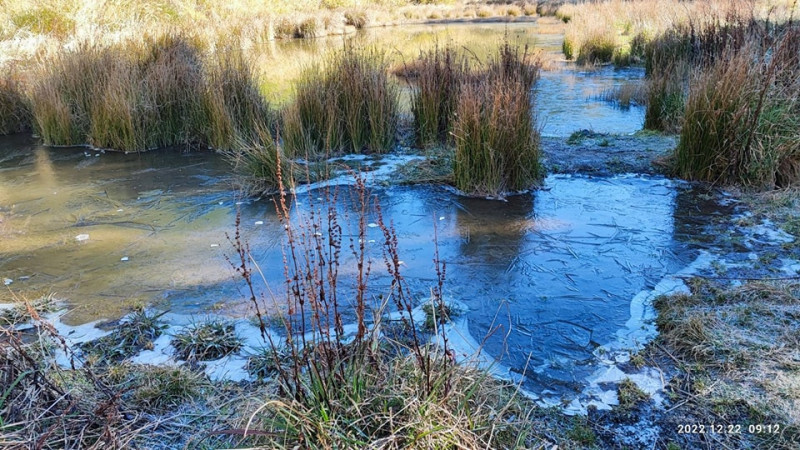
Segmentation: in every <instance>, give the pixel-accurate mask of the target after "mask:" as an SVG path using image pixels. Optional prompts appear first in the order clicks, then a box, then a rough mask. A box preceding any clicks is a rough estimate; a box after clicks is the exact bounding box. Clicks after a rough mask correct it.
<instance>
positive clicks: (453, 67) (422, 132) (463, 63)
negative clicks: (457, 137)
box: [411, 46, 470, 146]
mask: <svg viewBox="0 0 800 450" xmlns="http://www.w3.org/2000/svg"><path fill="white" fill-rule="evenodd" d="M413 67H414V69H415V70H414V71H413V77H411V79H412V81H413V83H414V85H415V89H414V92H413V94H412V99H411V111H412V113H413V115H414V129H415V132H416V136H417V141H418V143H419V144H420V145H423V146H430V145H433V144H435V143H437V142H448V141H449V140H450V133H451V131H452V123H453V114H454V113H455V110H456V105H457V103H458V99H459V96H460V92H461V87H462V86H463V85H464V83H465V82H466V80H467V77H468V76H469V73H470V72H469V70H470V69H469V63H468V60H467V58H466V57H465V56H464V55H459V54H458V53H457V52H456V51H455V49H453V48H451V47H449V46H447V47H445V48H443V49H439V48H438V47H437V48H435V49H433V50H431V51H429V52H427V53H423V54H422V55H420V57H419V59H418V60H417V61H415V62H414V64H413Z"/></svg>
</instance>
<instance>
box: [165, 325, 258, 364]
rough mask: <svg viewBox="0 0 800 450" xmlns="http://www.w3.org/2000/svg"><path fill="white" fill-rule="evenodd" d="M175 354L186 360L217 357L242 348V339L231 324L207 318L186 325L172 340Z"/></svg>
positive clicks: (204, 359)
mask: <svg viewBox="0 0 800 450" xmlns="http://www.w3.org/2000/svg"><path fill="white" fill-rule="evenodd" d="M172 346H173V347H175V353H176V355H177V356H178V357H179V358H180V359H183V360H186V361H209V360H214V359H219V358H222V357H224V356H227V355H229V354H231V353H236V352H238V351H239V350H241V348H242V339H241V338H240V337H239V336H238V335H237V334H236V328H235V327H234V325H233V324H231V323H227V322H224V321H222V320H208V321H205V322H201V323H194V324H191V325H189V326H187V327H186V328H185V329H184V330H183V331H181V332H180V333H178V334H176V335H175V336H174V338H173V340H172Z"/></svg>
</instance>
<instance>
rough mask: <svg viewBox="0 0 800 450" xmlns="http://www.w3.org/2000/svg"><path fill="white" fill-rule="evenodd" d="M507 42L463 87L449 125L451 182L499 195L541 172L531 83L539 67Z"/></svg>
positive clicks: (470, 191) (521, 187)
mask: <svg viewBox="0 0 800 450" xmlns="http://www.w3.org/2000/svg"><path fill="white" fill-rule="evenodd" d="M528 56H529V55H528V54H527V51H525V52H523V53H522V54H520V52H519V49H515V48H512V47H511V46H510V45H509V44H507V43H506V44H505V45H504V46H503V47H502V48H501V50H500V52H499V55H497V57H496V58H495V59H493V60H491V61H490V62H489V65H488V68H487V71H486V73H485V75H484V76H482V77H478V78H477V79H475V80H473V81H471V82H469V83H467V84H466V85H465V86H464V87H463V88H462V91H461V96H460V98H459V101H458V106H457V109H456V114H455V117H456V119H455V122H454V124H453V136H454V138H455V148H456V149H455V150H456V151H455V159H454V165H453V171H454V180H455V186H456V187H457V188H458V189H460V190H462V191H464V192H466V193H468V194H471V195H480V196H497V195H501V194H502V193H504V192H508V191H512V192H514V191H520V190H524V189H528V188H530V187H531V186H533V185H535V184H536V183H537V182H538V180H539V178H540V176H541V167H540V165H539V134H538V131H537V130H536V128H535V123H534V117H533V112H532V110H531V106H532V103H533V92H532V90H531V88H532V86H533V83H534V82H535V80H536V78H537V77H538V70H539V66H538V63H537V62H535V61H531V59H529V57H528Z"/></svg>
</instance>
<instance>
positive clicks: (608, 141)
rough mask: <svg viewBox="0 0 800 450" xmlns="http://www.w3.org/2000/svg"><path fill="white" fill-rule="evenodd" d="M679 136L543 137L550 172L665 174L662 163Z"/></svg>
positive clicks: (586, 133) (590, 134)
mask: <svg viewBox="0 0 800 450" xmlns="http://www.w3.org/2000/svg"><path fill="white" fill-rule="evenodd" d="M677 143H678V138H677V136H672V135H661V134H652V133H646V132H639V133H636V134H632V135H615V134H605V133H594V132H591V131H588V130H583V131H576V132H575V133H573V134H572V135H571V136H570V137H568V138H561V137H542V141H541V149H542V164H544V166H545V168H546V170H547V172H548V173H567V174H585V175H600V176H609V175H614V174H620V173H641V174H663V173H664V169H665V168H664V165H663V163H659V162H660V161H661V160H663V159H664V158H665V157H667V156H668V155H669V154H670V152H671V151H672V150H673V149H674V148H675V145H677Z"/></svg>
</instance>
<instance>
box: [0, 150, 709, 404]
mask: <svg viewBox="0 0 800 450" xmlns="http://www.w3.org/2000/svg"><path fill="white" fill-rule="evenodd" d="M226 173H227V166H226V164H225V162H224V161H222V160H221V158H220V157H219V156H217V155H214V154H210V153H189V154H185V153H181V152H179V151H173V152H170V151H164V152H154V153H145V154H141V155H122V154H117V153H106V154H99V153H97V154H96V153H94V152H88V151H86V150H84V149H74V148H72V149H70V148H60V149H49V148H44V147H41V146H38V145H36V144H33V143H31V142H30V139H26V138H20V137H11V138H2V139H0V220H2V222H0V278H4V279H5V278H8V279H10V280H13V282H12V284H10V285H9V287H10V288H12V289H13V290H14V292H18V293H20V294H24V295H27V296H33V295H36V294H37V293H41V292H46V291H51V292H55V293H56V294H57V296H58V297H59V298H65V299H67V300H68V301H69V305H70V312H69V313H68V314H67V316H66V317H65V321H67V322H69V323H73V324H79V323H85V322H88V321H91V320H96V319H100V318H115V317H118V316H119V315H121V314H123V313H124V312H126V310H127V309H128V308H130V307H131V306H132V305H135V304H156V305H157V306H158V307H161V308H169V309H171V310H172V311H173V312H175V313H180V314H198V315H199V314H203V313H206V312H208V311H214V310H221V311H222V312H223V313H243V312H244V311H246V305H247V303H246V301H245V300H246V298H247V297H246V296H245V294H244V286H243V285H242V283H241V282H240V281H239V280H238V279H236V277H235V276H234V275H235V274H234V272H233V270H232V269H231V268H230V264H229V263H228V262H227V261H226V259H225V256H226V255H227V256H230V257H233V256H234V252H233V250H232V248H231V246H230V244H229V243H228V241H227V239H226V234H228V233H230V234H233V232H234V222H235V218H236V213H237V210H239V211H241V223H242V226H241V230H242V233H243V236H244V238H245V239H246V240H247V241H248V242H249V244H250V246H251V250H252V254H253V256H254V258H255V259H256V260H257V261H258V262H259V264H260V266H261V268H262V270H263V271H264V272H265V276H266V279H267V280H268V282H269V284H270V286H271V288H272V291H273V292H278V293H279V292H280V290H281V289H282V288H281V284H280V283H281V281H282V280H283V277H284V275H283V269H282V267H283V264H282V257H283V256H282V253H281V250H280V243H281V242H282V239H283V231H282V227H281V225H280V224H279V223H278V221H277V218H276V213H275V207H274V205H273V203H272V202H271V200H268V199H264V200H259V201H252V200H247V201H241V199H240V198H238V197H237V195H236V193H235V191H234V190H233V189H232V188H231V182H230V180H229V178H228V176H227V175H226ZM341 189H342V192H343V193H342V198H346V195H345V193H346V191H347V190H348V188H347V187H342V188H341ZM373 194H374V195H376V196H377V197H378V199H379V200H380V203H381V205H382V209H383V214H384V219H385V221H386V222H387V223H393V224H394V226H395V227H396V229H397V230H398V237H399V247H400V255H401V258H402V259H403V262H404V266H403V269H404V274H405V276H406V278H407V280H408V281H409V285H410V286H411V288H412V291H413V292H414V293H415V294H417V295H418V298H420V299H424V297H425V295H426V293H427V292H428V289H429V287H430V286H432V284H433V282H434V276H433V274H434V266H433V262H432V261H433V245H432V235H433V233H432V230H433V225H434V223H435V225H436V227H437V231H438V246H439V252H440V258H441V259H442V260H443V261H445V262H446V263H447V280H446V285H445V293H446V297H447V298H448V299H452V300H454V301H457V302H459V303H461V304H463V305H464V306H465V307H466V308H467V311H466V312H465V314H466V317H467V319H468V323H469V331H470V334H471V335H472V337H473V338H475V339H476V340H478V341H479V342H481V341H483V339H484V337H485V336H487V334H489V331H490V330H494V331H493V332H492V334H491V336H489V337H488V338H487V339H486V340H485V350H486V351H487V352H488V354H489V355H491V356H492V357H495V358H498V359H500V360H501V362H502V363H503V364H504V365H506V366H507V367H509V368H510V369H511V370H512V371H516V372H520V373H522V372H523V371H524V372H525V373H526V374H527V375H528V381H529V382H530V383H531V384H533V385H534V386H548V387H549V388H550V389H566V390H573V391H574V390H577V389H579V388H580V386H581V384H582V380H583V379H584V377H585V376H587V375H588V374H589V373H590V372H591V371H592V369H593V367H594V362H595V361H594V357H593V355H592V352H593V350H594V349H595V348H596V347H597V346H598V345H603V344H607V343H609V342H611V341H613V340H614V339H615V333H617V331H619V330H620V329H621V328H623V327H624V326H625V324H626V322H627V321H628V320H629V319H630V303H631V299H632V298H633V297H634V296H635V295H636V294H637V293H638V292H640V291H641V290H643V289H651V288H652V287H653V286H654V285H655V284H656V283H657V282H658V281H659V280H660V279H661V278H662V277H664V276H665V275H668V274H671V273H674V272H676V271H677V270H679V269H680V268H682V267H684V266H686V265H687V264H688V263H689V262H690V261H692V259H693V258H694V257H695V256H696V253H697V252H696V251H694V250H692V249H691V248H690V246H691V245H693V244H692V243H693V242H694V239H695V237H696V236H698V235H701V234H702V228H703V226H704V223H705V222H704V220H702V219H699V218H698V217H703V216H706V215H707V214H708V213H709V212H713V211H715V210H716V211H721V212H722V213H724V211H725V209H724V208H723V207H719V206H716V205H714V204H713V203H712V202H709V201H708V199H707V197H703V196H697V195H696V194H695V193H694V192H693V191H692V190H690V189H688V188H687V187H686V186H685V185H683V184H675V183H674V182H671V181H668V180H664V179H660V178H650V177H637V176H622V177H615V178H586V177H569V176H550V177H548V178H547V179H546V181H545V185H544V188H543V189H541V190H539V191H536V192H534V193H532V194H526V195H519V196H514V197H511V198H509V200H508V201H507V202H500V201H491V200H481V199H468V198H463V197H459V196H457V195H455V194H453V193H451V192H450V191H448V190H446V189H444V188H440V187H432V186H416V187H401V186H395V187H374V188H373ZM320 195H321V194H320V193H319V192H318V191H312V192H310V193H308V194H304V195H298V197H297V199H296V200H297V203H296V204H295V205H293V207H292V208H293V214H294V215H295V216H297V215H300V214H305V213H307V211H308V209H309V205H310V204H311V203H316V202H318V201H319V200H318V198H319V196H320ZM237 203H240V204H238V205H237ZM339 209H340V212H342V213H343V214H344V213H348V211H349V212H352V209H351V208H350V206H349V204H348V202H346V201H343V202H340V205H339ZM698 211H700V212H702V213H703V214H697V212H698ZM374 220H375V218H374V216H373V217H371V218H370V221H374ZM351 231H352V230H351ZM351 231H347V230H346V231H345V234H346V235H348V233H351ZM367 233H368V240H370V241H371V240H374V241H375V243H371V242H370V244H369V245H368V247H370V255H371V257H372V259H373V267H374V270H373V275H372V278H373V281H374V283H375V285H376V286H381V285H385V281H386V280H385V277H381V275H380V272H381V269H382V267H383V262H382V259H381V250H380V247H379V243H380V242H381V232H380V229H379V228H377V227H375V228H368V230H367ZM81 235H83V236H81ZM79 236H80V237H81V240H79V239H78V237H79ZM84 238H85V239H84ZM123 258H127V260H125V261H123V260H122V259H123ZM341 272H342V274H343V276H344V280H345V282H344V283H343V284H345V285H346V284H347V283H351V281H350V280H348V279H347V273H348V271H347V270H346V269H345V268H344V266H343V268H342V270H341ZM258 289H259V290H263V291H266V290H265V289H264V287H263V285H262V284H261V283H258ZM3 295H7V294H3Z"/></svg>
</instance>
